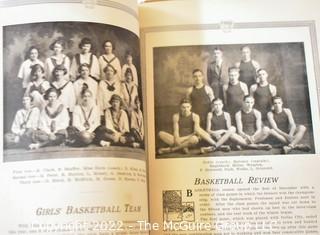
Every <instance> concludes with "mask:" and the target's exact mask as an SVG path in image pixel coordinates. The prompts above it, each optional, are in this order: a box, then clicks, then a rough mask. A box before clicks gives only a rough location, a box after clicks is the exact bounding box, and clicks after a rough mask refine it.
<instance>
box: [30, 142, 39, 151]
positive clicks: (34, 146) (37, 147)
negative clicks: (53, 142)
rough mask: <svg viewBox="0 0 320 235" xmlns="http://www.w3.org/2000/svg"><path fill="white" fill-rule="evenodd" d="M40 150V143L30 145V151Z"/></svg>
mask: <svg viewBox="0 0 320 235" xmlns="http://www.w3.org/2000/svg"><path fill="white" fill-rule="evenodd" d="M39 148H40V144H39V143H36V144H30V145H29V149H30V150H36V149H39Z"/></svg>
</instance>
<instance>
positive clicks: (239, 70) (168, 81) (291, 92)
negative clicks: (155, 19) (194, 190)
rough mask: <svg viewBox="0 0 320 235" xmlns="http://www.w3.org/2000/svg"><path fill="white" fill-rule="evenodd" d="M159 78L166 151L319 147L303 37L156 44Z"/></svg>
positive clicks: (159, 144)
mask: <svg viewBox="0 0 320 235" xmlns="http://www.w3.org/2000/svg"><path fill="white" fill-rule="evenodd" d="M154 83H155V85H154V92H155V117H156V120H155V124H156V151H157V157H159V158H161V157H176V156H177V157H179V156H181V157H183V156H188V155H190V156H192V155H194V154H204V155H206V156H215V155H233V156H234V155H260V154H267V155H268V154H293V153H303V154H305V153H313V152H314V143H313V130H312V119H311V110H310V103H309V91H308V78H307V75H306V64H305V56H304V47H303V43H270V44H252V45H250V44H248V45H222V46H181V47H163V48H155V49H154ZM164 92H165V94H166V95H165V96H163V94H164Z"/></svg>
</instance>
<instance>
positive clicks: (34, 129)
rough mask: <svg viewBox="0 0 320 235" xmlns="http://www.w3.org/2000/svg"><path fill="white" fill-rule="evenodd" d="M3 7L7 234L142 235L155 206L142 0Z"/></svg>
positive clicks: (1, 228) (2, 228)
mask: <svg viewBox="0 0 320 235" xmlns="http://www.w3.org/2000/svg"><path fill="white" fill-rule="evenodd" d="M95 3H96V4H95ZM0 6H1V7H0V22H1V23H0V45H1V47H0V48H1V49H0V57H1V61H2V63H1V65H0V80H1V88H2V89H1V97H2V100H3V102H2V103H1V128H2V130H3V132H2V134H1V136H2V137H1V161H0V162H1V163H0V172H1V173H0V175H1V176H0V178H1V179H0V185H1V190H0V198H1V208H2V212H1V213H0V220H1V225H0V234H108V233H110V232H112V233H122V234H124V233H125V234H137V233H140V231H139V229H138V228H137V226H136V221H137V220H147V218H148V199H147V184H146V180H147V178H146V163H145V156H146V154H145V150H144V142H143V140H144V137H143V136H144V133H143V114H142V111H141V108H139V107H142V104H143V100H142V82H141V76H140V49H139V22H138V14H137V3H136V1H132V0H121V1H99V2H98V1H59V2H58V3H57V2H51V3H44V2H43V1H23V4H22V3H21V1H1V3H0ZM128 52H130V54H129V57H130V58H131V59H128V56H127V55H128ZM129 60H130V61H131V62H130V61H129ZM128 68H129V70H130V71H129V70H128ZM122 70H123V72H122ZM127 70H128V71H129V73H128V74H129V75H128V76H127V75H126V76H124V75H125V74H127V72H126V71H127ZM130 75H131V79H130ZM134 79H135V80H134ZM124 81H127V83H128V87H133V88H132V89H135V90H134V92H135V93H131V94H130V95H129V96H128V93H125V89H124V88H125V84H127V83H125V82H124ZM50 87H51V88H50ZM57 90H58V91H57ZM60 93H61V94H60ZM125 95H126V96H125ZM130 99H131V101H129V100H130ZM138 103H139V105H138ZM120 104H122V105H121V106H120ZM128 110H130V112H128ZM133 118H134V119H133ZM133 123H135V125H134V124H133ZM132 128H134V129H135V133H133V132H132Z"/></svg>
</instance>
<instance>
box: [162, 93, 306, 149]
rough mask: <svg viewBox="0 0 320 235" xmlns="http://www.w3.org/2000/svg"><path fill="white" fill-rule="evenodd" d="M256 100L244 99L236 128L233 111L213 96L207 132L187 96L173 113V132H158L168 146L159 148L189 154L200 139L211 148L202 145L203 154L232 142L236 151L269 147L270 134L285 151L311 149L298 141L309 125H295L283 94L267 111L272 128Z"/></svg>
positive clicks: (224, 147) (251, 98) (275, 99)
mask: <svg viewBox="0 0 320 235" xmlns="http://www.w3.org/2000/svg"><path fill="white" fill-rule="evenodd" d="M254 102H255V100H254V98H253V97H252V96H250V95H246V96H245V97H244V98H243V100H242V108H241V109H240V110H239V111H238V112H236V114H235V121H236V127H235V126H232V125H231V117H230V114H229V113H227V112H224V111H223V102H222V100H221V99H219V98H216V99H214V100H213V102H212V111H211V112H209V113H208V114H207V118H206V131H205V130H204V129H202V128H201V127H200V118H199V115H197V114H196V113H194V112H192V110H191V109H192V105H191V100H190V99H188V98H184V99H183V100H182V101H181V103H180V112H179V113H176V114H174V115H173V134H170V133H167V132H164V131H160V132H159V138H160V139H161V140H162V141H163V142H164V143H165V144H167V145H168V146H169V147H164V148H159V149H158V153H159V154H164V153H171V152H175V151H182V152H184V153H188V152H189V147H194V146H196V145H197V144H198V143H199V141H200V140H203V141H205V142H206V143H208V144H209V146H208V147H201V148H200V153H207V152H213V151H215V150H221V151H230V150H231V147H230V145H229V144H230V143H232V144H233V146H234V147H235V149H237V150H241V149H255V150H270V149H272V146H271V145H270V144H266V143H263V142H264V141H265V140H266V139H267V138H268V137H269V136H272V137H274V138H276V139H277V140H278V141H280V142H281V143H282V150H283V153H285V154H287V153H289V152H290V151H291V150H293V149H299V150H302V151H310V146H308V145H304V144H299V142H300V141H301V140H302V138H303V136H304V134H305V132H306V127H305V126H303V125H298V126H297V125H296V124H295V121H294V119H293V116H292V113H291V111H290V109H288V108H284V107H283V102H282V98H281V97H278V96H276V97H274V98H273V106H274V109H273V110H269V112H268V114H267V117H268V121H269V123H270V127H267V126H264V125H263V122H262V118H261V113H260V112H259V111H258V110H257V109H255V108H253V107H254ZM227 141H228V142H227ZM226 143H228V144H227V145H226Z"/></svg>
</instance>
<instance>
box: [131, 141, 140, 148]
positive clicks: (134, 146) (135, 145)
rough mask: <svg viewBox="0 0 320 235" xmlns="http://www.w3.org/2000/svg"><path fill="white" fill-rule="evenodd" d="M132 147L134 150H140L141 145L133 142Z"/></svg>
mask: <svg viewBox="0 0 320 235" xmlns="http://www.w3.org/2000/svg"><path fill="white" fill-rule="evenodd" d="M132 147H133V148H140V144H139V143H137V142H133V143H132Z"/></svg>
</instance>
